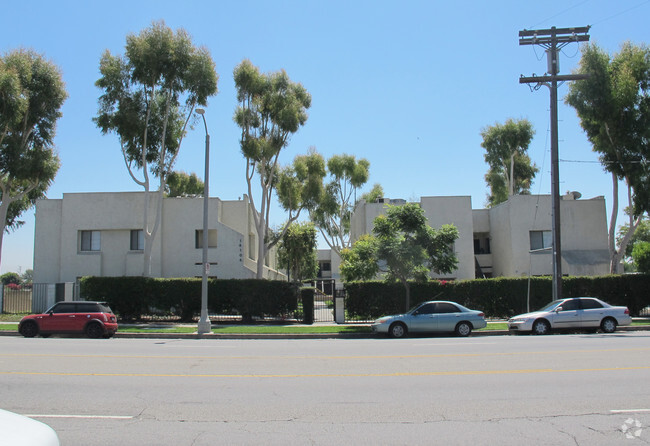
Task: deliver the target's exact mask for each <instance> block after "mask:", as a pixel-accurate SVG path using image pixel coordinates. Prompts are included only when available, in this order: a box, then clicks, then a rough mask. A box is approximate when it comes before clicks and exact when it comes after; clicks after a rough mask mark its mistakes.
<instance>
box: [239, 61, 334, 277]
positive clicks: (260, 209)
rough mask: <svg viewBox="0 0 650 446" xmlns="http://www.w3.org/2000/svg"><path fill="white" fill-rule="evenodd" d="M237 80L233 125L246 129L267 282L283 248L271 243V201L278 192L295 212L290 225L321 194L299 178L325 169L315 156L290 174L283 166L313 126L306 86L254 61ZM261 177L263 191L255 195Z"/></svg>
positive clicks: (260, 264) (245, 150) (244, 146)
mask: <svg viewBox="0 0 650 446" xmlns="http://www.w3.org/2000/svg"><path fill="white" fill-rule="evenodd" d="M233 77H234V79H235V86H236V88H237V100H238V102H239V106H238V107H237V109H236V110H235V113H234V116H233V120H234V121H235V123H236V124H237V125H238V126H239V127H240V128H241V139H240V149H241V153H242V155H243V156H244V158H245V159H246V182H247V184H248V196H249V199H250V200H251V204H252V206H253V207H254V208H255V209H256V212H253V220H254V223H255V228H256V231H257V236H258V252H257V278H258V279H261V278H263V275H264V261H263V259H264V258H265V257H266V255H267V253H268V251H269V249H271V248H272V247H273V245H274V244H275V243H277V239H274V240H270V239H269V237H268V236H269V234H270V231H269V214H270V207H271V199H272V196H273V192H274V190H275V188H276V186H278V198H279V199H280V203H281V205H282V206H283V208H284V209H285V210H288V211H291V212H292V215H290V218H289V220H288V222H287V224H290V223H291V222H292V221H295V220H296V219H297V218H298V215H299V214H300V211H301V210H302V209H303V208H305V207H307V206H309V205H310V203H311V200H312V198H311V197H310V196H309V195H310V194H311V193H312V192H315V190H314V186H315V185H316V183H315V182H314V181H311V180H309V181H306V183H307V184H306V185H300V184H299V182H300V180H299V178H303V180H304V179H306V178H307V177H311V178H313V175H318V173H317V171H320V170H321V169H320V167H319V165H320V161H319V160H318V159H317V157H315V156H313V154H310V155H307V158H306V159H304V160H302V159H296V160H295V161H294V165H293V166H292V167H289V168H285V169H284V170H283V169H282V167H281V165H280V164H279V157H280V153H281V152H282V149H283V148H285V147H286V146H287V145H288V144H289V139H290V137H291V135H292V134H294V133H296V132H297V131H298V130H299V129H300V127H302V126H303V125H304V124H305V122H306V121H307V118H308V115H307V110H308V109H309V107H310V106H311V96H310V94H309V93H308V92H307V90H306V89H305V88H304V87H303V86H302V85H301V84H299V83H296V82H292V81H291V80H290V79H289V76H288V75H287V73H286V72H285V71H284V70H281V71H277V72H273V73H268V74H265V73H261V72H260V70H259V69H258V68H257V67H256V66H254V65H253V64H252V63H251V62H250V61H249V60H244V61H242V62H241V63H240V64H239V65H238V66H237V67H235V70H234V72H233ZM321 161H322V158H321ZM322 170H324V168H323V169H322ZM256 175H257V179H258V182H257V184H258V186H259V187H258V188H257V189H256V190H255V191H254V186H253V183H254V179H255V176H256ZM254 192H256V193H254ZM256 197H257V198H256ZM286 227H287V226H285V229H286Z"/></svg>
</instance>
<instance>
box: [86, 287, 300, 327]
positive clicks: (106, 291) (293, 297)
mask: <svg viewBox="0 0 650 446" xmlns="http://www.w3.org/2000/svg"><path fill="white" fill-rule="evenodd" d="M81 295H82V296H83V297H84V298H86V299H88V300H101V301H106V302H108V304H109V305H110V306H111V308H112V309H113V311H114V312H115V313H116V314H118V315H119V316H120V318H121V319H140V318H141V317H142V315H144V314H152V313H163V314H170V315H176V316H179V317H180V318H181V319H182V320H183V321H191V320H192V318H193V317H194V316H196V315H198V314H199V313H200V310H201V279H195V278H179V279H156V278H148V277H84V278H82V279H81ZM297 305H298V289H297V288H295V287H294V286H293V285H292V284H290V283H288V282H281V281H272V280H256V279H250V280H236V279H232V280H221V279H210V280H208V312H210V313H213V314H216V313H218V314H240V315H242V317H243V318H244V319H245V320H252V318H253V317H256V316H257V317H264V316H287V315H289V314H292V313H293V312H294V311H296V309H297Z"/></svg>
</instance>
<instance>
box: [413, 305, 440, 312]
mask: <svg viewBox="0 0 650 446" xmlns="http://www.w3.org/2000/svg"><path fill="white" fill-rule="evenodd" d="M435 312H436V304H424V305H422V306H421V307H420V308H418V309H417V311H416V312H415V314H432V313H435Z"/></svg>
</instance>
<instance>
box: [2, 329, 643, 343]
mask: <svg viewBox="0 0 650 446" xmlns="http://www.w3.org/2000/svg"><path fill="white" fill-rule="evenodd" d="M616 331H619V332H621V331H623V332H628V331H650V325H637V326H626V327H618V328H617V330H616ZM510 335H512V336H517V335H519V333H510V332H509V331H508V330H489V331H480V330H479V331H474V332H472V334H471V335H470V337H484V336H510ZM0 336H15V337H20V336H21V335H20V333H18V332H15V331H0ZM443 336H444V335H443ZM114 338H119V339H211V340H220V339H222V340H233V339H234V340H300V339H303V340H304V339H385V338H386V337H385V336H383V335H380V334H376V333H277V334H276V333H268V334H259V333H255V334H244V333H242V334H237V333H232V334H225V333H223V334H222V333H208V334H202V335H200V334H198V333H120V332H119V331H118V332H117V333H115V336H114Z"/></svg>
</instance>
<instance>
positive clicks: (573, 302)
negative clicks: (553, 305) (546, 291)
mask: <svg viewBox="0 0 650 446" xmlns="http://www.w3.org/2000/svg"><path fill="white" fill-rule="evenodd" d="M561 306H562V311H576V310H579V309H580V308H579V307H580V301H579V299H570V300H565V301H564V302H562V305H561Z"/></svg>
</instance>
